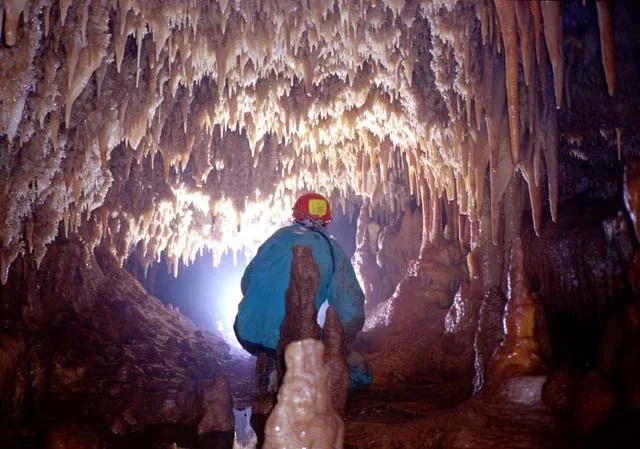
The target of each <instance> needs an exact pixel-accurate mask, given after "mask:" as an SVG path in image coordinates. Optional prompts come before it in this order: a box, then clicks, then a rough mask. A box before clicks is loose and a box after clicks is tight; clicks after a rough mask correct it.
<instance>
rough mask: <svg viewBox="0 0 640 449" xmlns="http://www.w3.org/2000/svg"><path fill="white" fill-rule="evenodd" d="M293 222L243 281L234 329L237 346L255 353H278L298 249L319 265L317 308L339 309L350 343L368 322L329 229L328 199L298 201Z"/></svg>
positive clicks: (259, 256)
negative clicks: (295, 248) (302, 248)
mask: <svg viewBox="0 0 640 449" xmlns="http://www.w3.org/2000/svg"><path fill="white" fill-rule="evenodd" d="M305 201H306V202H305ZM293 217H294V219H295V222H294V223H293V224H291V225H289V226H286V227H284V228H282V229H280V230H279V231H277V232H276V233H275V234H273V235H272V236H271V237H269V239H268V240H267V241H266V242H265V243H264V244H263V245H262V246H261V247H260V248H259V249H258V252H257V254H256V256H255V257H254V258H253V260H252V261H251V262H250V263H249V265H248V266H247V268H246V270H245V272H244V275H243V277H242V284H241V287H242V294H243V299H242V301H241V302H240V305H239V306H238V315H237V317H236V322H235V325H234V329H235V331H236V336H237V338H238V341H240V343H241V344H242V346H243V347H244V348H245V349H246V350H247V351H249V352H251V353H252V354H257V353H259V352H261V351H264V350H267V351H275V349H276V348H277V345H278V340H279V338H280V324H281V323H282V320H283V318H284V313H285V307H284V297H285V292H286V290H287V287H288V285H289V277H290V272H291V260H292V255H291V248H292V247H293V246H294V245H301V246H310V247H311V248H312V252H313V258H314V260H315V262H316V264H317V265H318V269H319V271H320V280H319V283H318V291H317V294H316V301H315V305H316V308H317V309H319V308H320V306H321V305H322V303H323V302H324V301H325V299H326V300H327V301H328V303H329V305H330V306H332V307H334V308H335V309H336V312H337V313H338V317H339V318H340V321H341V323H342V325H343V327H344V330H345V336H346V338H347V341H349V340H351V339H353V338H354V337H355V335H356V334H357V333H358V332H359V331H360V329H361V328H362V325H363V323H364V293H363V292H362V289H361V287H360V285H359V283H358V281H357V278H356V276H355V272H354V270H353V266H352V265H351V262H350V261H349V259H348V258H347V256H346V254H345V252H344V251H343V250H342V248H341V247H340V245H339V244H338V242H337V241H336V240H335V239H334V238H333V237H331V236H330V235H329V234H328V233H327V231H326V230H325V226H326V224H327V223H328V221H329V220H330V211H329V205H328V202H327V200H326V199H325V198H324V197H322V196H320V195H317V194H307V195H304V196H302V197H301V198H300V199H299V200H298V201H297V202H296V206H294V214H293Z"/></svg>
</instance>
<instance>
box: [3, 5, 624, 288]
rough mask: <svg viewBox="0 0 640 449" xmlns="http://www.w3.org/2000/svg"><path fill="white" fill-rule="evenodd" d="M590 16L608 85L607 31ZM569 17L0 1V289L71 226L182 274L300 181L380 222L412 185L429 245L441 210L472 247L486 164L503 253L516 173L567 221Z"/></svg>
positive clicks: (404, 8)
mask: <svg viewBox="0 0 640 449" xmlns="http://www.w3.org/2000/svg"><path fill="white" fill-rule="evenodd" d="M597 6H598V13H599V16H598V17H599V25H600V29H601V42H602V55H603V56H602V59H603V64H604V67H605V71H606V75H607V77H606V79H607V82H608V86H609V91H610V93H613V91H614V88H615V79H614V71H615V67H614V58H613V39H612V32H611V20H610V17H609V10H608V5H607V4H606V2H604V1H598V2H597ZM561 10H562V3H561V2H556V1H537V0H534V1H529V2H512V1H507V0H495V1H491V0H482V1H477V2H467V1H462V0H457V1H449V0H446V1H444V0H434V1H430V2H408V1H404V0H386V1H379V2H363V1H361V0H339V1H333V0H319V1H313V2H305V1H302V2H299V1H294V0H278V1H266V0H262V1H237V2H230V1H196V0H189V1H187V2H183V1H177V0H174V1H162V2H161V1H158V0H153V1H142V0H76V1H72V0H60V1H54V0H36V1H31V2H27V1H25V0H4V2H2V3H0V17H4V20H3V21H2V23H3V25H2V26H3V28H2V45H1V47H0V105H1V108H0V109H1V111H2V112H1V113H0V153H1V154H2V157H1V159H0V170H1V171H2V174H3V179H5V181H4V182H3V183H2V189H1V190H0V204H1V205H2V207H1V208H0V210H1V212H0V214H2V215H1V217H2V220H0V265H1V267H0V271H1V272H2V280H3V281H6V277H7V270H8V267H9V265H10V264H11V263H12V261H13V260H15V258H16V257H17V255H18V254H20V253H32V254H33V257H34V258H35V260H36V261H38V262H39V261H40V260H41V259H42V257H43V254H44V252H45V251H46V245H47V244H48V243H49V242H51V241H52V240H53V239H54V238H55V236H56V235H57V234H58V232H65V233H67V232H72V231H75V230H78V229H79V228H80V227H86V228H88V229H89V231H87V232H86V233H85V234H86V236H85V237H86V239H87V243H88V244H89V245H95V244H97V242H99V241H100V240H101V239H103V238H105V237H106V238H108V239H109V240H110V243H111V247H112V248H113V252H114V253H115V254H116V255H117V256H118V257H119V258H120V260H124V258H125V257H126V255H128V253H130V252H131V250H132V249H133V248H134V247H135V245H137V244H140V245H141V252H142V256H143V258H144V259H145V260H147V261H148V262H149V263H150V262H151V261H153V260H154V258H158V257H159V255H160V254H161V253H162V251H166V252H167V255H168V258H169V260H170V262H171V264H172V265H173V267H174V269H175V267H177V265H178V261H179V260H180V258H182V259H183V260H184V261H189V260H191V259H192V258H193V257H194V256H195V254H196V253H197V251H198V250H199V248H201V247H203V246H208V247H210V248H212V249H214V251H215V252H217V253H221V252H222V251H223V250H224V249H225V248H227V247H230V248H232V249H234V250H240V249H241V248H242V245H241V244H238V243H230V242H238V241H243V240H245V238H246V239H249V237H250V235H251V234H255V232H253V231H255V228H253V227H252V226H251V224H252V223H255V222H256V221H257V220H258V218H259V219H260V220H262V223H265V222H269V221H270V220H271V221H272V222H275V221H277V220H276V219H277V218H281V216H282V211H283V210H288V208H289V206H290V204H291V203H292V200H293V198H294V197H295V195H296V194H297V193H298V192H299V191H302V190H306V189H318V190H320V191H322V192H326V193H328V194H331V193H335V194H336V195H337V197H340V198H342V206H343V207H345V203H346V202H347V201H349V200H350V199H352V198H353V197H354V195H363V196H365V197H367V198H369V199H370V201H371V205H372V206H373V207H378V206H381V205H384V209H385V210H387V211H388V212H387V215H389V216H390V217H391V218H392V219H393V218H394V217H397V216H398V213H399V211H401V210H402V209H404V208H406V206H407V203H408V201H409V199H410V197H411V196H412V195H415V197H416V198H417V200H418V201H419V202H420V203H421V204H422V205H423V206H424V207H423V215H424V220H423V221H424V229H423V244H426V243H427V242H429V241H434V240H435V239H436V238H437V237H438V234H439V233H441V232H442V231H441V229H440V226H439V223H440V219H441V217H442V214H443V213H445V212H444V207H443V203H448V204H449V205H453V206H449V207H448V209H449V210H447V213H448V221H449V222H450V223H452V226H453V229H454V231H455V232H456V233H457V235H458V238H459V239H460V241H462V242H464V243H466V244H468V245H470V246H471V247H473V246H475V245H476V244H477V243H478V242H479V232H480V221H481V218H480V216H481V215H482V213H483V212H482V211H483V210H484V209H483V202H484V191H485V189H486V188H487V187H486V186H485V174H486V172H487V168H489V186H488V188H489V190H490V196H489V198H490V206H491V207H490V217H491V223H490V225H491V238H492V240H493V242H494V243H496V242H497V241H498V240H501V239H502V238H503V237H502V235H501V234H502V233H501V231H500V228H501V226H500V224H499V222H500V217H501V213H502V211H503V208H506V207H507V206H506V205H505V206H503V205H502V201H501V200H502V198H503V196H504V194H505V190H506V189H507V186H508V184H509V182H510V180H512V179H517V182H519V183H525V184H526V188H527V189H528V192H529V198H530V207H531V210H532V214H533V217H534V223H535V226H536V228H538V227H539V226H540V221H541V210H542V202H543V195H544V194H546V195H548V198H549V203H550V209H551V213H552V215H553V217H554V218H555V216H556V214H557V146H558V132H557V117H556V116H557V112H556V111H557V108H558V107H561V106H562V98H563V85H564V84H563V64H564V62H563V53H562V52H563V39H562V23H561ZM549 66H550V67H551V68H552V70H551V71H548V70H547V69H548V67H549ZM548 87H553V88H548ZM263 158H264V159H266V160H263ZM260 164H261V165H260ZM258 167H259V168H260V170H257V168H258ZM225 171H228V172H231V173H233V176H232V177H231V179H228V180H227V179H225V178H224V175H222V174H221V173H223V172H225ZM223 181H228V182H229V183H228V184H227V183H225V185H226V186H227V187H226V188H225V187H222V188H221V187H220V186H221V184H222V183H223ZM248 186H251V188H249V187H248ZM255 186H264V188H259V187H255ZM231 187H235V189H232V188H231ZM234 190H235V191H234ZM336 192H337V193H336ZM110 197H111V200H110V199H109V198H110ZM125 197H126V198H127V199H125ZM506 203H507V202H505V204H506ZM517 207H518V208H519V210H522V208H523V207H524V205H523V204H519V205H518V206H517ZM504 212H505V214H506V213H507V212H508V211H506V210H505V211H504ZM516 212H517V211H516ZM278 213H279V214H278ZM243 232H244V233H243ZM506 233H508V231H506ZM258 234H263V233H262V232H260V233H258ZM221 241H225V242H227V243H225V244H221V243H220V242H221ZM225 245H226V246H225Z"/></svg>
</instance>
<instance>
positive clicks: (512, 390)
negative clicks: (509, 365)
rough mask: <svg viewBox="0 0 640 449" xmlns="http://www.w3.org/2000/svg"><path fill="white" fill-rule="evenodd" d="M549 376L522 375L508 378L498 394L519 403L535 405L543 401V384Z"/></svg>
mask: <svg viewBox="0 0 640 449" xmlns="http://www.w3.org/2000/svg"><path fill="white" fill-rule="evenodd" d="M546 381H547V376H520V377H514V378H511V379H507V380H506V381H505V383H504V384H502V385H501V386H500V389H499V390H498V394H499V395H502V397H504V398H505V399H506V400H508V401H510V402H515V403H517V404H524V405H535V404H539V403H541V401H542V390H543V385H544V384H545V382H546Z"/></svg>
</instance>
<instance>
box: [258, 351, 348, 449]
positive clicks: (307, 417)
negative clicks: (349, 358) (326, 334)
mask: <svg viewBox="0 0 640 449" xmlns="http://www.w3.org/2000/svg"><path fill="white" fill-rule="evenodd" d="M323 353H324V347H323V345H322V343H321V342H320V341H317V340H314V339H305V340H301V341H294V342H292V343H291V344H290V345H289V346H288V347H287V350H286V353H285V358H286V364H287V373H286V375H285V377H284V382H283V384H282V387H280V391H279V393H278V404H277V405H276V407H275V408H274V409H273V412H272V413H271V415H270V416H269V419H268V420H267V425H266V428H265V444H264V449H281V448H283V447H291V448H294V447H295V448H302V447H309V448H311V447H313V448H318V449H338V448H341V447H342V444H343V443H342V442H343V439H344V423H343V422H342V420H341V419H340V417H339V416H338V414H337V413H336V412H335V411H334V410H333V408H332V406H331V397H330V396H329V392H328V384H329V377H328V376H329V374H328V369H327V366H326V365H325V364H324V361H323Z"/></svg>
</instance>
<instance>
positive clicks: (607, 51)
mask: <svg viewBox="0 0 640 449" xmlns="http://www.w3.org/2000/svg"><path fill="white" fill-rule="evenodd" d="M596 6H597V9H598V25H599V28H600V52H601V53H602V66H603V67H604V74H605V77H606V79H607V87H608V89H609V95H610V96H612V97H613V94H614V93H615V91H616V52H615V45H614V40H613V25H612V24H611V11H610V2H609V0H597V1H596Z"/></svg>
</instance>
